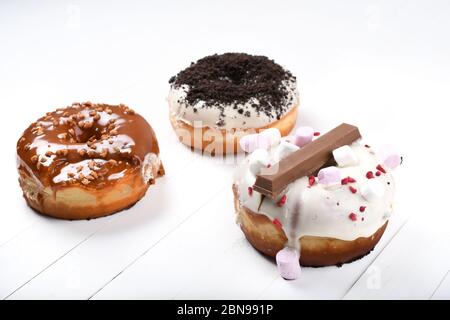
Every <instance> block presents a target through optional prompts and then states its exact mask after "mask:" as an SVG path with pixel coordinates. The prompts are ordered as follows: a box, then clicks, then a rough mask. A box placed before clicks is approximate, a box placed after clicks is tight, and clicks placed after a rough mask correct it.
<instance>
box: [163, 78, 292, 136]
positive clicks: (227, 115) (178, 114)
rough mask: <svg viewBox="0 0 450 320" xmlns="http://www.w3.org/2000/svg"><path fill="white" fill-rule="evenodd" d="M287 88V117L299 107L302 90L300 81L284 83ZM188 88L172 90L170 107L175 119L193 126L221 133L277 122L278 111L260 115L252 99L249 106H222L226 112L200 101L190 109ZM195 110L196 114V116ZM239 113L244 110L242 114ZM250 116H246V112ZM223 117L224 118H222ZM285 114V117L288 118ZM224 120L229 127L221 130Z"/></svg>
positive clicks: (176, 87) (224, 126)
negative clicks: (198, 124)
mask: <svg viewBox="0 0 450 320" xmlns="http://www.w3.org/2000/svg"><path fill="white" fill-rule="evenodd" d="M283 86H284V87H285V88H286V92H287V98H286V101H287V102H286V109H285V111H284V114H286V113H288V112H289V111H290V110H291V109H292V108H293V107H294V106H297V105H298V100H299V98H298V90H297V83H296V81H283ZM188 91H189V86H188V85H181V86H171V88H170V92H169V96H168V98H167V100H168V101H169V107H170V112H171V115H172V116H173V117H174V118H175V119H176V120H180V121H183V122H185V123H187V124H189V125H191V126H193V124H194V122H195V123H196V124H197V123H201V124H202V126H203V127H210V128H220V129H226V130H230V129H236V128H238V129H255V128H260V127H264V126H266V125H268V124H270V123H272V122H274V121H276V120H277V118H276V116H277V115H276V112H275V110H273V111H272V113H271V114H270V115H267V114H266V113H265V112H258V111H257V110H256V108H255V107H254V105H255V104H256V105H258V104H259V100H258V99H256V98H251V99H249V100H248V101H247V102H245V103H229V104H222V105H221V106H222V107H223V111H222V110H221V109H220V108H217V107H214V106H207V105H206V103H205V101H199V102H197V103H196V104H195V105H190V104H189V103H188V102H187V100H186V95H187V92H188ZM194 109H195V110H196V112H194ZM239 109H243V110H244V112H243V113H242V114H241V113H239V112H238V110H239ZM247 111H248V112H249V113H250V115H249V116H245V113H246V112H247ZM222 113H223V114H222ZM284 114H283V115H284ZM222 118H224V119H225V123H224V125H223V126H220V125H219V123H220V120H221V119H222Z"/></svg>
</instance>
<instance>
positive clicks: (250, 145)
mask: <svg viewBox="0 0 450 320" xmlns="http://www.w3.org/2000/svg"><path fill="white" fill-rule="evenodd" d="M239 144H240V146H241V148H242V150H244V151H245V152H248V153H251V152H253V151H254V150H255V149H257V148H258V134H256V133H255V134H249V135H246V136H243V137H242V138H241V139H240V141H239Z"/></svg>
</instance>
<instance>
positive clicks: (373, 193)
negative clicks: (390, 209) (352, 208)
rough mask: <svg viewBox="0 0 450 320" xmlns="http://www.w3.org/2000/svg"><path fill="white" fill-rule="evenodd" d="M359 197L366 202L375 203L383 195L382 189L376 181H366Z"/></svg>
mask: <svg viewBox="0 0 450 320" xmlns="http://www.w3.org/2000/svg"><path fill="white" fill-rule="evenodd" d="M361 195H362V196H363V198H364V199H366V200H367V201H369V202H370V201H375V200H377V199H379V198H381V197H382V196H383V195H384V187H383V185H382V184H381V182H380V181H378V180H376V179H370V180H367V181H366V182H365V183H364V184H363V185H362V186H361Z"/></svg>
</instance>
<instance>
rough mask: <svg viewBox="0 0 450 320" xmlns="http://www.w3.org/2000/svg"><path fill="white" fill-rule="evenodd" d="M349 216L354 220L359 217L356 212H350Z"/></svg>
mask: <svg viewBox="0 0 450 320" xmlns="http://www.w3.org/2000/svg"><path fill="white" fill-rule="evenodd" d="M348 217H349V219H350V220H352V221H356V219H357V216H356V214H354V213H353V212H352V213H350V214H349V215H348Z"/></svg>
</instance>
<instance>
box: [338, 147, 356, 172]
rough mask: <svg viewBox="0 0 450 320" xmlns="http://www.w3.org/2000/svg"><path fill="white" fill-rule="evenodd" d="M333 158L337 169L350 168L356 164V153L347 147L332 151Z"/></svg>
mask: <svg viewBox="0 0 450 320" xmlns="http://www.w3.org/2000/svg"><path fill="white" fill-rule="evenodd" d="M333 157H334V160H335V161H336V163H337V164H338V166H339V167H350V166H355V165H357V164H358V157H357V156H356V153H355V152H354V151H353V150H352V148H350V146H348V145H345V146H342V147H340V148H337V149H334V150H333Z"/></svg>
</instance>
